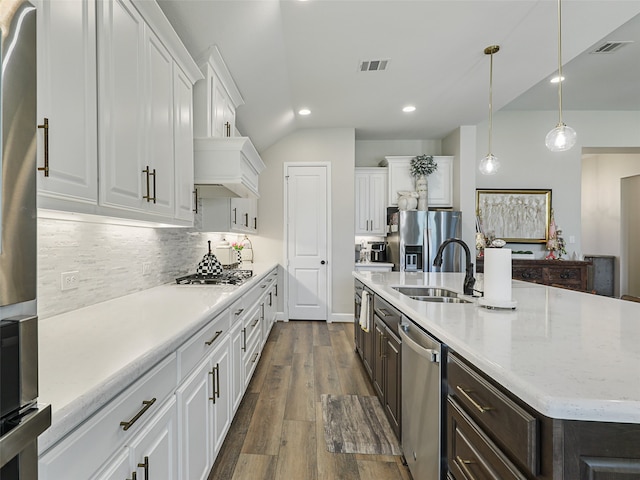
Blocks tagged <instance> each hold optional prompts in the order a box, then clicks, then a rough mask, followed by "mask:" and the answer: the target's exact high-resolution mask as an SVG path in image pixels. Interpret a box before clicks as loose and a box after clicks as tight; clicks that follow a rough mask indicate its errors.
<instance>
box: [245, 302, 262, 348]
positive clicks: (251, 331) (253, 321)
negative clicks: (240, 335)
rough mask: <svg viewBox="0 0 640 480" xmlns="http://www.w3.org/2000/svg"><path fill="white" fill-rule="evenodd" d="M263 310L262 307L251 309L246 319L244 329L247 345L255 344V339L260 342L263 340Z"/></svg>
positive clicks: (257, 306)
mask: <svg viewBox="0 0 640 480" xmlns="http://www.w3.org/2000/svg"><path fill="white" fill-rule="evenodd" d="M261 313H262V310H261V308H260V305H256V306H255V307H253V308H252V309H251V312H249V314H248V315H246V316H245V317H244V328H245V335H246V339H247V345H248V344H250V343H251V342H253V340H254V338H257V339H258V341H261V340H262V315H261Z"/></svg>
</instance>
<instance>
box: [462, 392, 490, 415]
mask: <svg viewBox="0 0 640 480" xmlns="http://www.w3.org/2000/svg"><path fill="white" fill-rule="evenodd" d="M456 390H458V391H459V392H460V393H461V394H462V395H463V396H464V398H466V399H467V400H469V401H470V402H471V405H473V406H474V407H476V408H477V409H478V411H479V412H480V413H484V412H488V411H489V410H493V408H492V407H483V406H482V405H480V404H479V403H478V402H476V401H475V400H474V399H473V398H471V395H469V394H470V393H472V392H473V390H470V389H467V390H465V389H464V388H462V387H461V386H460V385H457V386H456Z"/></svg>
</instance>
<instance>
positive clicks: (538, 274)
mask: <svg viewBox="0 0 640 480" xmlns="http://www.w3.org/2000/svg"><path fill="white" fill-rule="evenodd" d="M511 276H512V278H513V279H514V280H524V281H525V282H537V283H544V281H545V279H544V275H543V273H542V268H541V267H513V269H512V275H511Z"/></svg>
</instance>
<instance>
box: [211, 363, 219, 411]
mask: <svg viewBox="0 0 640 480" xmlns="http://www.w3.org/2000/svg"><path fill="white" fill-rule="evenodd" d="M209 375H212V376H213V379H212V380H211V383H212V386H213V394H212V395H213V396H211V397H209V400H211V401H213V403H214V404H215V403H216V398H220V364H219V363H216V366H215V367H213V369H212V370H211V371H210V372H209Z"/></svg>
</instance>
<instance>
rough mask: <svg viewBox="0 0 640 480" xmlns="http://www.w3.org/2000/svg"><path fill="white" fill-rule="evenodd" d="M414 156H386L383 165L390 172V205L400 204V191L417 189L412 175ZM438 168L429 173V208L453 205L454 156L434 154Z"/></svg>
mask: <svg viewBox="0 0 640 480" xmlns="http://www.w3.org/2000/svg"><path fill="white" fill-rule="evenodd" d="M412 158H414V157H412V156H389V157H385V160H384V162H383V163H382V164H383V165H386V166H387V168H388V172H389V187H388V195H389V205H391V206H395V205H398V192H401V191H410V192H413V191H415V189H416V187H415V179H414V178H413V177H412V176H411V172H410V165H411V159H412ZM433 159H434V160H435V162H436V163H437V164H438V169H437V170H436V171H435V172H434V173H432V174H431V175H429V176H428V177H427V178H428V185H429V201H428V204H429V208H431V207H443V208H448V207H452V206H453V157H446V156H434V157H433Z"/></svg>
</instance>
